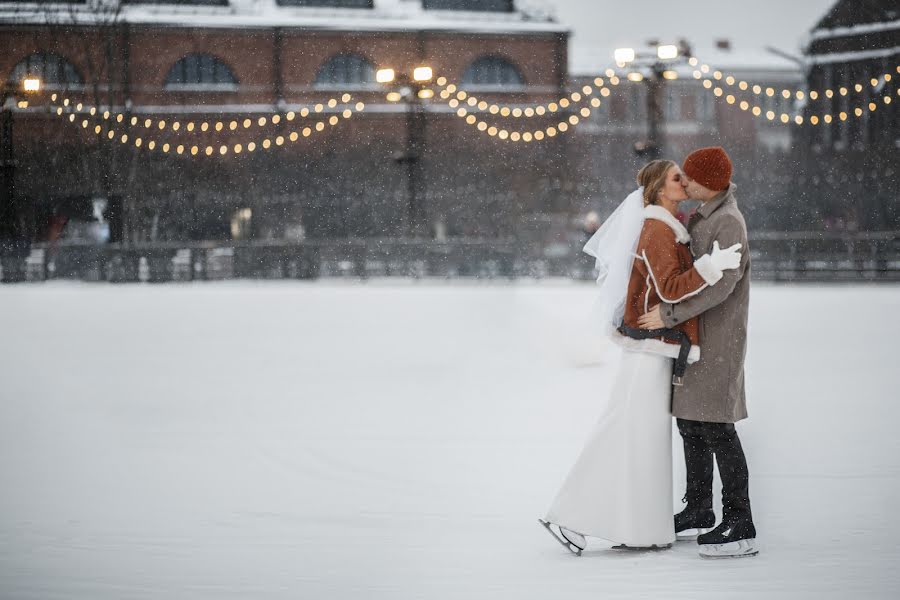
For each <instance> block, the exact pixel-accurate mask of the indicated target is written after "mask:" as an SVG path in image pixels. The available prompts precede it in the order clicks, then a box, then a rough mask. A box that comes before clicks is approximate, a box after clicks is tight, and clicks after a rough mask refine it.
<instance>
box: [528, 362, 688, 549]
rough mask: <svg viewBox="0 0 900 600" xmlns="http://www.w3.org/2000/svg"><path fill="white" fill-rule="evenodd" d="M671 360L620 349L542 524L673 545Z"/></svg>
mask: <svg viewBox="0 0 900 600" xmlns="http://www.w3.org/2000/svg"><path fill="white" fill-rule="evenodd" d="M672 364H673V361H672V359H671V358H667V357H665V356H660V355H657V354H649V353H645V352H634V351H629V350H624V351H623V352H622V362H621V364H620V366H619V370H618V373H617V375H616V380H615V383H614V384H613V387H612V391H611V396H610V401H609V405H608V407H607V411H606V413H605V414H604V415H603V416H602V417H601V418H600V421H599V422H598V423H597V424H596V425H595V426H594V429H593V431H592V432H591V434H590V437H589V438H588V441H587V444H585V447H584V449H583V450H582V451H581V455H580V456H579V457H578V460H577V461H576V462H575V465H574V466H573V467H572V470H571V471H569V474H568V476H567V477H566V479H565V482H564V483H563V485H562V488H561V489H560V490H559V492H557V495H556V499H555V500H554V501H553V504H552V506H551V508H550V510H549V511H548V512H547V516H546V519H545V520H547V521H549V522H551V523H555V524H557V525H560V526H562V527H565V528H566V529H570V530H572V531H577V532H578V533H581V534H582V535H585V536H591V537H597V538H602V539H605V540H608V541H611V542H615V543H618V544H626V545H628V546H652V545H664V544H670V543H672V542H674V541H675V525H674V521H673V515H672V485H673V484H672V415H671V412H670V411H671V385H672Z"/></svg>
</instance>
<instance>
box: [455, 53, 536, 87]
mask: <svg viewBox="0 0 900 600" xmlns="http://www.w3.org/2000/svg"><path fill="white" fill-rule="evenodd" d="M462 83H463V84H464V85H468V86H473V85H478V86H485V87H501V86H502V87H509V86H523V85H525V79H524V78H523V77H522V74H521V73H519V69H517V68H516V66H515V65H514V64H512V63H511V62H509V61H508V60H506V59H505V58H500V57H499V56H482V57H481V58H479V59H478V60H476V61H475V62H473V63H472V64H471V65H469V67H468V68H467V69H466V71H465V73H463V76H462Z"/></svg>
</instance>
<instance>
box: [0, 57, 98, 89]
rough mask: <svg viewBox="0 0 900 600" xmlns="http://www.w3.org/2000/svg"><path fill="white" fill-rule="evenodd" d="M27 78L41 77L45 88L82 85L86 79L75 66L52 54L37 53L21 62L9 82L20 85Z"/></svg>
mask: <svg viewBox="0 0 900 600" xmlns="http://www.w3.org/2000/svg"><path fill="white" fill-rule="evenodd" d="M26 77H40V79H41V85H44V86H69V85H82V84H83V83H84V79H82V77H81V74H79V73H78V70H77V69H76V68H75V66H74V65H73V64H72V63H70V62H69V61H67V60H66V59H65V58H63V57H62V56H60V55H58V54H53V53H52V52H35V53H34V54H30V55H28V56H26V57H25V58H23V59H22V60H20V61H19V63H18V64H17V65H16V66H15V67H13V70H12V73H10V75H9V81H10V82H13V83H15V84H18V83H19V82H20V81H22V80H23V79H25V78H26Z"/></svg>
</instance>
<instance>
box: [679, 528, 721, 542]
mask: <svg viewBox="0 0 900 600" xmlns="http://www.w3.org/2000/svg"><path fill="white" fill-rule="evenodd" d="M710 531H712V527H700V528H698V529H685V530H684V531H683V532H681V533H676V534H675V540H676V541H679V542H693V541H695V540H696V539H697V538H698V537H700V536H701V535H703V534H704V533H708V532H710ZM685 532H687V533H685ZM691 532H693V533H691Z"/></svg>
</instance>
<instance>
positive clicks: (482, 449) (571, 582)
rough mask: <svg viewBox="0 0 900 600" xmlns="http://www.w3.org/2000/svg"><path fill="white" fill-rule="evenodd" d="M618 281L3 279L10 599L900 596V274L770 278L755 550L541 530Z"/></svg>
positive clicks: (596, 372)
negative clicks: (843, 280)
mask: <svg viewBox="0 0 900 600" xmlns="http://www.w3.org/2000/svg"><path fill="white" fill-rule="evenodd" d="M594 291H595V290H594V288H593V286H591V285H582V284H566V283H555V284H543V285H534V284H509V285H499V284H498V285H475V284H469V285H443V284H410V283H403V282H399V283H394V282H384V283H378V282H375V283H369V284H342V283H312V284H302V283H269V284H253V283H223V284H206V285H203V284H200V285H184V286H179V285H168V286H109V285H87V284H48V285H21V286H5V287H3V289H2V290H0V335H2V344H0V598H3V599H4V600H18V599H35V600H38V599H40V600H53V599H65V600H76V599H90V600H106V599H110V600H122V599H165V600H168V599H174V598H178V599H183V598H208V599H215V600H224V599H227V598H242V599H243V598H248V599H250V598H252V599H254V600H257V599H264V598H291V599H297V598H347V599H351V598H384V599H391V600H395V599H402V598H428V599H444V598H514V599H517V600H525V599H530V598H536V599H537V598H542V599H543V598H615V597H629V598H630V597H660V598H726V597H727V598H731V597H746V598H751V597H752V598H771V597H783V598H801V597H808V598H848V597H860V598H897V597H900V569H898V565H900V515H898V510H900V435H898V421H900V394H898V369H897V365H898V359H897V352H896V348H895V341H896V340H897V339H898V337H900V321H898V319H897V308H898V306H900V287H770V286H764V285H756V286H755V287H754V291H753V300H752V308H751V347H750V353H751V355H750V359H749V373H748V376H749V381H750V387H749V407H750V419H749V420H748V421H745V422H744V423H743V424H741V425H739V430H740V432H741V435H742V438H743V441H744V446H745V448H746V450H747V452H748V459H749V462H750V472H751V495H752V499H753V503H754V512H755V517H756V521H757V526H758V529H759V532H760V539H761V545H762V552H761V554H760V555H759V556H758V557H756V558H751V559H741V560H731V561H705V560H702V559H700V558H699V557H698V556H697V554H696V548H695V546H694V545H693V544H690V543H683V544H679V545H677V546H676V547H675V548H674V549H672V550H669V551H663V552H647V553H632V552H621V551H615V550H611V549H610V548H609V545H608V544H603V543H601V542H597V543H595V544H593V545H592V546H591V547H590V548H589V550H588V551H587V552H585V554H584V556H583V557H581V558H576V557H573V556H571V555H569V554H567V553H566V552H565V551H564V550H563V549H562V548H561V547H560V546H559V545H558V544H556V543H555V542H554V541H553V540H552V539H551V538H550V537H549V536H548V535H547V533H546V532H545V531H544V530H543V529H542V528H541V527H540V526H539V525H538V523H537V522H536V518H537V517H539V516H542V515H543V512H544V510H545V509H546V508H547V505H548V503H549V502H550V501H551V500H552V497H553V494H554V492H555V491H556V487H557V485H558V484H559V483H560V481H561V479H562V477H563V476H564V475H565V473H566V470H567V469H568V467H569V466H570V464H571V462H572V460H574V458H575V456H576V454H577V452H578V450H579V448H580V446H581V443H582V442H583V439H584V436H585V435H586V434H587V432H588V430H589V429H590V428H591V426H592V425H593V422H594V420H595V419H596V417H597V416H598V415H599V413H600V411H601V410H602V403H603V397H604V391H605V390H606V388H607V386H608V385H609V383H610V375H611V372H612V370H613V369H614V367H615V361H616V356H617V354H616V350H614V349H611V348H609V347H608V346H607V345H606V344H604V343H603V342H602V340H598V339H597V338H596V337H595V336H594V335H593V334H592V333H591V328H590V326H589V321H588V319H589V316H590V308H591V304H592V297H593V294H594ZM675 440H676V442H677V441H679V440H678V438H677V436H676V438H675ZM675 460H676V473H677V477H678V480H677V481H676V494H677V495H678V496H679V497H680V495H681V491H682V489H683V481H682V479H681V478H682V477H683V468H680V469H679V468H678V467H677V465H679V464H680V461H681V454H680V449H679V448H678V446H677V444H676V452H675ZM679 505H680V504H679V503H678V499H677V498H673V508H674V507H676V506H679Z"/></svg>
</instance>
